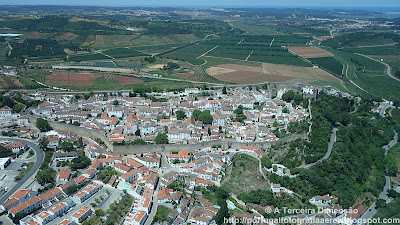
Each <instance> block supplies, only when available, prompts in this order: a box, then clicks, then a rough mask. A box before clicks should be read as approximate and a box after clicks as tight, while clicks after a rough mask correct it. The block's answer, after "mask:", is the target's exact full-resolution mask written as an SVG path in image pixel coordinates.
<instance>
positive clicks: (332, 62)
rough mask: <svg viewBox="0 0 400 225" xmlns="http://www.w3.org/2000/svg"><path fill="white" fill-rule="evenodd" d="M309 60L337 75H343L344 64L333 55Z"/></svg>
mask: <svg viewBox="0 0 400 225" xmlns="http://www.w3.org/2000/svg"><path fill="white" fill-rule="evenodd" d="M308 60H310V61H311V62H312V63H313V64H315V65H317V66H319V67H320V68H322V69H324V70H326V71H328V72H329V73H331V74H333V75H335V76H340V77H341V76H342V70H343V65H342V64H341V63H340V62H338V61H337V60H336V59H335V58H333V57H323V58H311V59H308Z"/></svg>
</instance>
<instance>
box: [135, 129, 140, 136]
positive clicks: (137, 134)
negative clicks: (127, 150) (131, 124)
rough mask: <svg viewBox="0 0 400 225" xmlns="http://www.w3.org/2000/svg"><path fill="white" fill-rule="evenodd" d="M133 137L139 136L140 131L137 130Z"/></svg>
mask: <svg viewBox="0 0 400 225" xmlns="http://www.w3.org/2000/svg"><path fill="white" fill-rule="evenodd" d="M135 135H136V136H140V129H139V128H138V129H137V130H136V131H135Z"/></svg>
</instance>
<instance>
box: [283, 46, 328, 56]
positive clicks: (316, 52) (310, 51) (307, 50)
mask: <svg viewBox="0 0 400 225" xmlns="http://www.w3.org/2000/svg"><path fill="white" fill-rule="evenodd" d="M286 48H287V49H289V51H291V52H293V53H295V54H296V55H298V56H300V57H303V58H306V59H308V58H323V57H332V56H333V55H332V54H331V53H330V52H327V51H324V50H322V49H320V48H317V47H286Z"/></svg>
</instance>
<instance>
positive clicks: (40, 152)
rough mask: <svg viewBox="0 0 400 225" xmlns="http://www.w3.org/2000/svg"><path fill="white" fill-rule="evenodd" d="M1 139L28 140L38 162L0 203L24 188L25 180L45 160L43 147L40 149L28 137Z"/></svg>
mask: <svg viewBox="0 0 400 225" xmlns="http://www.w3.org/2000/svg"><path fill="white" fill-rule="evenodd" d="M0 140H9V141H17V142H18V141H19V142H21V141H22V142H27V144H28V146H29V147H30V148H31V149H33V150H34V151H35V153H36V162H35V165H34V166H33V167H32V169H31V170H30V171H29V172H28V173H27V174H26V175H25V176H24V178H22V179H21V180H20V181H19V182H18V183H17V184H16V185H15V186H14V187H13V188H12V189H11V190H9V191H8V192H7V193H5V194H4V195H3V196H1V198H0V204H2V203H3V202H5V201H6V200H7V199H8V198H9V197H10V196H11V195H13V194H14V193H15V192H16V191H17V190H18V189H20V188H24V187H25V186H24V184H25V182H26V181H27V180H28V179H29V178H31V177H32V176H33V175H34V174H35V173H36V171H38V169H39V167H40V165H42V162H43V160H44V152H43V150H42V149H40V148H39V147H38V146H37V143H36V142H34V141H32V140H28V139H23V138H16V137H0Z"/></svg>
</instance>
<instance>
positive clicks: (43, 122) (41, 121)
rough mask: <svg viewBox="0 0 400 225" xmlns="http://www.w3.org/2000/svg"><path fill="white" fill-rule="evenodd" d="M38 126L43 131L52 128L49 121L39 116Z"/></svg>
mask: <svg viewBox="0 0 400 225" xmlns="http://www.w3.org/2000/svg"><path fill="white" fill-rule="evenodd" d="M36 127H37V128H38V129H39V130H41V131H47V130H50V129H51V127H50V124H49V122H48V121H47V120H45V119H42V118H38V119H37V120H36Z"/></svg>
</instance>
